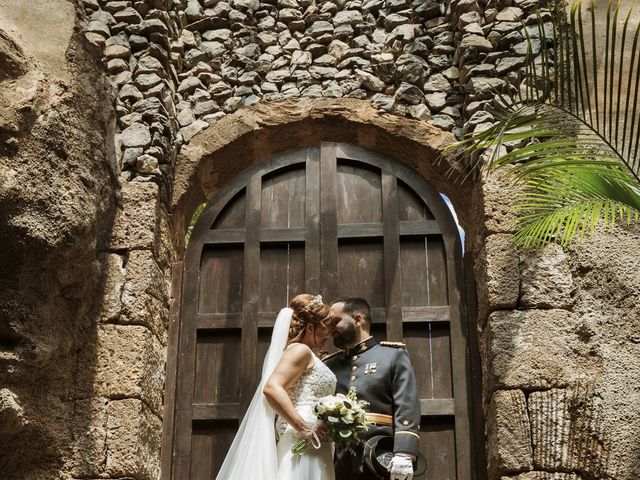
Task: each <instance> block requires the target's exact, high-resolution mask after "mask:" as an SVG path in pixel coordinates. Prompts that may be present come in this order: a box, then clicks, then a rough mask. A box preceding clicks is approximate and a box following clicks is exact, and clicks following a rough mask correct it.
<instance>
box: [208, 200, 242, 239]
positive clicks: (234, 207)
mask: <svg viewBox="0 0 640 480" xmlns="http://www.w3.org/2000/svg"><path fill="white" fill-rule="evenodd" d="M245 201H246V195H245V191H244V190H242V191H241V192H239V193H238V194H236V196H235V197H233V199H232V200H231V201H230V202H229V203H227V204H226V205H225V206H224V208H223V209H222V211H221V212H220V213H219V214H218V216H217V217H216V219H215V222H214V223H213V227H212V228H213V229H216V230H222V229H225V230H226V229H236V230H237V229H241V230H244V215H245V210H246V206H245Z"/></svg>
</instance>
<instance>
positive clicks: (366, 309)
mask: <svg viewBox="0 0 640 480" xmlns="http://www.w3.org/2000/svg"><path fill="white" fill-rule="evenodd" d="M335 303H344V307H343V308H342V309H343V310H344V311H345V313H348V314H349V315H351V316H353V314H354V313H359V314H360V315H362V317H363V318H364V320H365V321H366V322H367V325H368V326H371V307H370V306H369V302H367V301H366V300H365V299H364V298H362V297H351V296H344V297H338V298H336V299H335V300H334V301H333V302H331V305H333V304H335Z"/></svg>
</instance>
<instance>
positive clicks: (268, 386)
mask: <svg viewBox="0 0 640 480" xmlns="http://www.w3.org/2000/svg"><path fill="white" fill-rule="evenodd" d="M289 307H290V308H283V309H282V310H280V313H279V314H278V318H277V319H276V323H275V325H274V327H273V334H272V336H271V344H270V346H269V350H268V351H267V355H266V356H265V360H264V363H263V366H262V380H261V381H260V385H259V386H258V389H257V390H256V393H255V394H254V396H253V400H252V401H251V404H250V405H249V409H248V410H247V413H246V415H245V417H244V419H243V421H242V423H241V425H240V428H239V429H238V433H237V434H236V437H235V439H234V440H233V443H232V444H231V448H230V449H229V453H227V456H226V458H225V460H224V463H223V464H222V467H221V469H220V472H219V473H218V476H217V477H216V479H217V480H245V479H248V478H250V479H252V480H302V479H304V480H334V478H335V474H334V467H333V448H332V445H331V444H330V443H328V442H324V443H321V442H320V441H319V436H320V437H322V435H321V434H320V433H321V432H317V431H316V423H317V419H316V416H315V415H314V413H313V407H314V406H315V404H316V403H317V401H318V399H319V398H321V397H324V396H326V395H333V394H334V393H335V388H336V377H335V375H334V374H333V373H332V372H331V370H329V368H328V367H327V366H326V365H325V364H324V363H323V362H322V361H321V360H320V359H319V358H318V357H317V356H316V354H315V353H314V352H313V350H314V349H315V350H317V349H320V348H321V347H322V346H323V345H324V344H325V342H326V341H327V339H328V338H329V337H330V336H331V333H332V329H333V324H332V318H331V317H330V315H329V306H328V305H325V304H324V303H322V297H321V296H320V295H317V296H313V295H309V294H300V295H297V296H296V297H295V298H294V299H293V300H291V303H290V304H289ZM276 413H277V414H278V425H277V429H278V433H279V434H280V439H279V440H278V441H276V432H275V429H276V425H275V414H276ZM319 434H320V435H319ZM300 439H306V440H307V443H308V445H307V448H306V449H305V451H304V452H303V453H302V454H300V455H294V454H292V453H291V447H293V446H294V445H295V444H296V443H297V442H298V441H299V440H300Z"/></svg>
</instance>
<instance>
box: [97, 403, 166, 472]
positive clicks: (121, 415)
mask: <svg viewBox="0 0 640 480" xmlns="http://www.w3.org/2000/svg"><path fill="white" fill-rule="evenodd" d="M106 430H107V432H106V433H107V434H106V444H107V449H106V450H107V458H106V468H105V473H106V474H107V475H108V476H110V477H112V478H121V477H127V478H131V477H132V478H135V479H136V480H157V479H158V478H159V475H160V444H161V438H162V422H161V421H160V419H159V418H158V417H156V416H155V415H154V414H153V413H152V412H151V411H150V410H149V408H148V407H147V406H146V405H145V404H144V403H143V402H141V401H140V400H137V399H132V398H128V399H125V400H114V401H111V402H109V405H108V406H107V425H106Z"/></svg>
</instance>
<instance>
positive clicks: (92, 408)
mask: <svg viewBox="0 0 640 480" xmlns="http://www.w3.org/2000/svg"><path fill="white" fill-rule="evenodd" d="M107 404H108V400H106V399H103V398H96V399H92V400H78V401H76V402H75V416H74V419H73V425H72V428H73V432H74V438H75V443H74V445H73V456H72V459H71V465H70V466H71V475H73V477H76V478H91V477H98V476H101V475H103V473H104V467H105V461H106V455H107Z"/></svg>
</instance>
